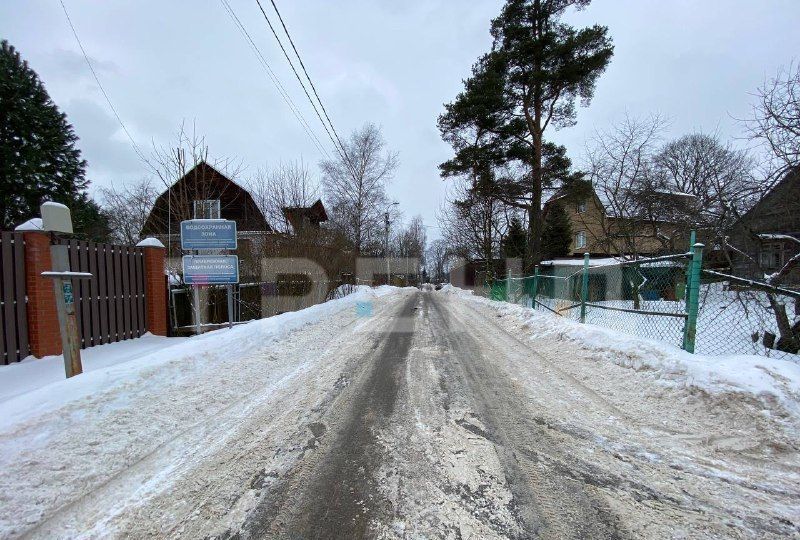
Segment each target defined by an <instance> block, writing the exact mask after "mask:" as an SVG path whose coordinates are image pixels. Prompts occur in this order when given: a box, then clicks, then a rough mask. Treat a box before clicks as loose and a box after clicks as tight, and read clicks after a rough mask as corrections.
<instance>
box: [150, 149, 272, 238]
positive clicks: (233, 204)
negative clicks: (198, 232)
mask: <svg viewBox="0 0 800 540" xmlns="http://www.w3.org/2000/svg"><path fill="white" fill-rule="evenodd" d="M188 219H227V220H231V221H235V222H236V231H237V235H238V237H239V238H238V242H239V243H240V244H242V243H245V244H247V243H248V242H250V241H252V239H253V238H254V237H255V236H257V235H258V234H263V233H265V232H272V227H270V225H269V223H267V220H266V219H265V218H264V214H263V213H262V212H261V210H259V208H258V206H257V205H256V203H255V201H254V200H253V197H252V196H251V195H250V193H249V192H248V191H247V190H246V189H244V188H242V187H241V186H239V185H238V184H237V183H236V182H234V181H233V180H231V179H230V178H228V177H227V176H225V175H224V174H222V173H221V172H219V171H218V170H217V169H215V168H214V167H212V166H211V165H209V164H208V163H206V162H204V161H202V162H200V163H198V164H197V166H195V167H193V168H192V169H191V170H190V171H189V172H187V173H186V174H185V175H184V176H183V177H181V178H180V179H178V181H177V182H175V183H174V184H172V185H171V186H170V187H169V188H167V190H166V191H164V193H162V194H161V195H159V196H158V198H157V199H156V202H155V204H154V205H153V209H152V210H151V211H150V215H149V216H148V217H147V220H146V221H145V224H144V227H143V229H142V233H143V234H144V235H147V236H155V237H156V238H158V239H159V240H161V241H162V243H163V244H164V245H165V246H169V247H170V248H171V249H170V251H174V250H180V225H181V221H184V220H188Z"/></svg>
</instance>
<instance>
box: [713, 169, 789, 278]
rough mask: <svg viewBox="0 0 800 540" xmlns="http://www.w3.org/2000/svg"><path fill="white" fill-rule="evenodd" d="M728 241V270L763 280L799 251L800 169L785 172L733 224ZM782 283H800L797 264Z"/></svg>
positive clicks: (738, 274)
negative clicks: (729, 267) (729, 260)
mask: <svg viewBox="0 0 800 540" xmlns="http://www.w3.org/2000/svg"><path fill="white" fill-rule="evenodd" d="M728 244H729V245H731V246H733V247H734V248H735V249H734V250H732V252H731V253H730V258H731V265H732V268H731V270H732V272H733V273H734V274H736V275H737V276H743V277H749V278H755V279H763V278H764V276H765V275H769V274H771V273H774V272H778V271H779V270H781V269H782V268H783V267H784V266H785V265H786V264H787V263H788V262H789V261H790V260H792V258H793V257H796V256H797V255H798V253H800V168H795V169H793V170H790V171H789V172H787V173H786V174H785V175H784V176H783V178H781V180H780V181H779V182H778V183H776V184H775V185H774V186H773V187H772V189H770V190H769V191H768V192H767V193H766V194H765V195H764V196H763V197H761V199H760V200H759V201H758V202H757V203H756V204H755V205H753V207H752V208H750V210H748V211H747V212H745V213H744V214H743V215H742V216H741V217H740V218H739V219H738V220H737V222H736V223H735V224H734V225H733V227H732V228H731V231H730V234H729V235H728ZM783 284H785V285H786V284H791V285H800V264H798V265H797V266H795V268H794V269H793V270H791V271H790V272H789V273H788V275H787V276H786V277H785V278H784V280H783Z"/></svg>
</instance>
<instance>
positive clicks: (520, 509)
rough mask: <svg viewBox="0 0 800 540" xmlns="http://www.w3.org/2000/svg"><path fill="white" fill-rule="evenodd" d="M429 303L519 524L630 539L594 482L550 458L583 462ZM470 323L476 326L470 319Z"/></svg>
mask: <svg viewBox="0 0 800 540" xmlns="http://www.w3.org/2000/svg"><path fill="white" fill-rule="evenodd" d="M426 296H427V297H426V302H427V301H429V302H430V304H431V305H432V309H430V315H431V316H430V319H429V324H431V325H432V327H433V331H434V335H436V336H437V338H439V339H441V340H442V341H443V342H444V343H446V348H447V350H448V353H449V354H448V356H449V361H450V362H449V363H450V364H451V367H454V368H455V367H456V366H457V369H456V370H455V371H456V372H460V373H458V374H457V375H456V374H455V373H454V374H453V375H455V376H456V379H459V380H458V381H453V382H455V383H456V384H461V385H463V386H465V387H466V388H468V389H469V391H470V392H471V394H472V396H473V398H474V399H473V405H474V407H475V411H474V412H475V413H477V415H478V418H479V419H480V420H481V422H482V423H483V424H484V425H485V426H486V428H487V431H488V433H487V434H486V435H487V436H488V437H487V438H488V440H490V441H491V442H492V443H494V445H495V449H496V451H497V455H498V457H499V458H500V461H501V463H502V465H503V467H504V469H505V472H506V479H507V482H508V486H509V488H510V490H511V492H512V494H513V496H514V504H515V506H516V510H517V513H518V515H519V518H520V520H521V522H522V523H521V524H522V526H523V527H524V529H525V530H526V532H527V536H530V537H536V538H539V537H544V538H603V539H617V538H625V537H627V534H626V532H625V531H624V530H623V528H622V526H621V524H620V522H619V518H618V516H615V515H614V514H613V512H611V511H610V509H609V508H608V507H607V506H606V505H605V504H604V502H602V501H601V499H600V497H599V496H598V495H599V494H598V493H596V491H595V490H594V489H593V488H592V486H591V482H587V481H575V480H574V479H572V478H570V477H569V476H568V475H565V474H564V473H563V471H558V470H554V469H553V468H552V467H551V466H549V465H548V463H549V462H550V461H553V460H555V461H556V462H563V463H569V464H570V466H572V467H574V468H575V469H576V470H580V469H581V466H580V465H581V464H579V463H577V462H576V461H575V460H572V459H570V457H569V456H568V455H567V454H566V453H564V452H563V449H561V448H559V445H558V442H557V441H555V440H553V439H552V438H551V437H550V436H549V435H548V434H547V433H546V429H544V428H543V427H542V426H539V425H538V424H536V422H534V421H531V419H532V418H534V415H533V414H532V412H531V411H528V410H526V408H525V407H524V406H523V405H522V404H523V403H524V399H522V397H521V396H518V395H516V392H515V391H514V389H513V387H512V385H510V384H509V381H508V380H507V379H505V378H504V377H503V376H502V375H501V374H500V373H499V372H498V370H497V368H496V367H495V366H494V365H493V363H492V361H491V360H490V359H489V358H487V357H486V356H484V350H483V348H482V347H481V345H480V344H479V342H478V341H477V340H476V338H475V337H474V336H473V335H472V334H471V333H470V332H469V331H468V330H467V328H468V327H469V325H468V324H465V321H463V320H459V319H458V318H457V317H454V316H453V314H452V312H451V311H450V310H449V309H447V308H446V307H445V306H444V305H443V303H444V300H443V299H442V298H441V297H439V296H437V295H426ZM473 322H474V321H473Z"/></svg>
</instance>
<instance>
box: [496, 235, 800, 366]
mask: <svg viewBox="0 0 800 540" xmlns="http://www.w3.org/2000/svg"><path fill="white" fill-rule="evenodd" d="M692 240H694V238H692ZM702 261H703V246H702V245H701V244H694V245H693V246H692V249H691V251H690V252H688V253H683V254H678V255H670V256H665V257H657V258H649V259H639V260H633V261H617V260H613V259H601V260H592V259H590V258H589V257H588V256H587V257H586V258H585V259H584V260H583V261H562V264H560V265H542V266H539V267H537V268H536V269H535V272H534V273H533V275H530V276H524V277H513V276H511V277H508V278H506V279H502V280H497V281H495V282H493V283H491V284H487V287H486V292H487V296H488V297H490V298H492V299H493V300H500V301H507V302H512V303H515V304H519V305H522V306H526V307H530V308H533V309H537V310H542V311H546V312H549V313H552V314H554V315H557V316H561V317H566V318H570V319H573V320H576V321H580V322H586V323H590V324H597V325H600V326H605V327H607V328H611V329H614V330H617V331H619V332H622V333H626V334H631V335H636V336H640V337H645V338H649V339H657V340H660V341H665V342H668V343H672V344H674V345H677V346H680V347H681V348H683V349H684V350H686V351H689V352H698V353H703V354H712V355H713V354H758V355H763V356H771V357H777V358H785V359H789V360H793V361H797V362H800V354H798V353H799V352H800V291H797V290H793V289H789V288H781V287H776V286H773V285H770V284H768V283H765V282H761V281H757V280H752V279H745V278H742V277H737V276H733V275H729V274H725V273H721V272H717V271H713V270H708V269H703V268H702ZM781 320H782V321H783V322H784V332H783V334H781V332H780V330H779V328H780V326H781V325H780V324H779V323H780V321H781ZM787 323H788V325H789V327H790V329H792V332H793V333H792V332H789V333H788V335H787V332H786V330H785V329H786V325H787Z"/></svg>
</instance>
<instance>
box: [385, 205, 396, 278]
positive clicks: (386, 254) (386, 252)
mask: <svg viewBox="0 0 800 540" xmlns="http://www.w3.org/2000/svg"><path fill="white" fill-rule="evenodd" d="M399 204H400V203H399V202H397V201H394V202H393V203H390V204H388V205H386V208H385V209H384V213H383V219H384V225H385V229H386V243H385V247H384V249H383V258H384V259H386V284H387V285H391V284H392V274H391V272H392V271H391V269H390V268H389V209H390V208H391V207H392V206H397V205H399Z"/></svg>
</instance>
